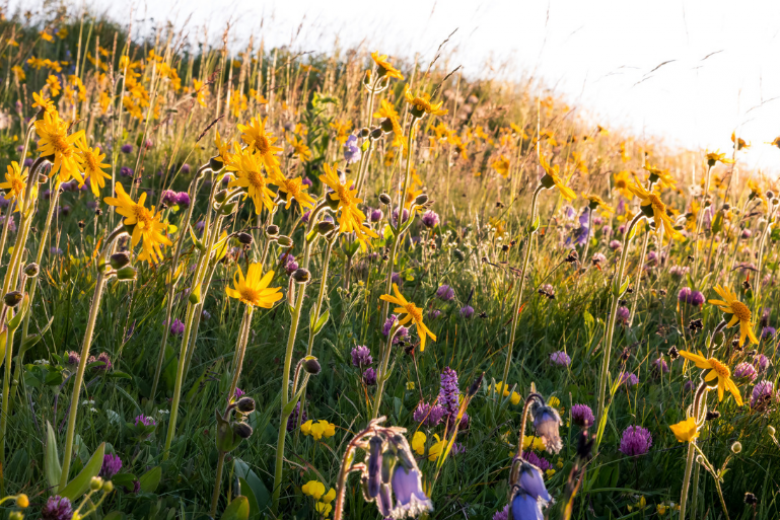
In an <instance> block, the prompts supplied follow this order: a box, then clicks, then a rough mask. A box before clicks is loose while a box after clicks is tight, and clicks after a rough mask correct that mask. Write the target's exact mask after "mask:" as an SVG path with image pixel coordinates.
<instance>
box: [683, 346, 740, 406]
mask: <svg viewBox="0 0 780 520" xmlns="http://www.w3.org/2000/svg"><path fill="white" fill-rule="evenodd" d="M680 355H681V356H682V357H684V358H685V359H687V360H689V361H692V362H693V363H694V364H695V365H696V366H697V367H699V368H702V369H704V370H707V375H706V376H704V380H705V381H707V382H710V381H714V380H715V379H717V387H718V401H722V400H723V392H724V390H728V391H729V392H731V394H732V395H733V396H734V399H735V400H736V401H737V404H738V405H739V406H742V396H741V395H740V393H739V389H738V388H737V385H736V384H734V381H732V380H731V370H729V367H728V366H726V365H724V364H723V363H721V362H720V361H718V360H717V359H715V358H705V357H704V356H702V355H701V352H700V353H699V354H698V355H697V354H693V353H691V352H686V351H684V350H681V351H680Z"/></svg>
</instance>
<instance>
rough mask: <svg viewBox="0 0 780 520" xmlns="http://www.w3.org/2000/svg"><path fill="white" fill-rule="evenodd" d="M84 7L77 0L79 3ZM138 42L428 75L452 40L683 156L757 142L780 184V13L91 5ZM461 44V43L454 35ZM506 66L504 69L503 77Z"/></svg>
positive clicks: (663, 6) (478, 70) (672, 5)
mask: <svg viewBox="0 0 780 520" xmlns="http://www.w3.org/2000/svg"><path fill="white" fill-rule="evenodd" d="M71 1H74V2H77V3H76V5H78V6H80V5H84V4H82V3H80V2H82V1H83V0H71ZM86 5H87V6H89V7H91V8H92V9H94V10H96V11H98V12H105V13H107V14H108V15H110V16H111V17H113V18H115V19H117V20H120V21H127V20H129V19H130V13H131V8H132V19H133V23H134V24H135V27H136V29H135V30H147V31H148V30H149V29H150V28H151V27H153V26H154V24H160V23H164V22H165V21H171V22H173V24H174V25H175V26H176V27H182V26H183V25H185V22H186V27H187V29H188V30H190V31H191V32H192V34H193V35H199V36H198V38H199V39H202V35H203V34H204V32H203V31H204V28H207V30H208V35H209V37H210V39H211V40H212V41H213V42H216V41H218V39H219V38H220V37H221V34H222V32H223V30H224V27H225V23H226V22H227V21H228V20H230V21H231V22H232V24H233V29H232V32H231V34H232V35H233V37H232V43H233V44H234V45H235V48H239V47H240V45H243V44H245V43H246V42H247V41H248V38H249V35H250V34H254V35H255V38H256V41H257V39H259V38H260V37H262V38H263V39H264V41H265V43H266V46H274V45H292V47H293V48H294V49H297V50H300V51H326V50H329V49H332V48H333V47H334V45H335V44H336V42H338V45H339V46H340V47H342V48H345V47H349V46H352V45H361V44H362V45H364V46H365V47H366V48H367V49H368V50H379V51H381V53H387V54H390V55H391V56H404V57H408V58H414V57H415V54H417V55H418V56H419V59H420V61H421V62H424V63H427V62H429V61H430V60H431V59H432V58H433V57H434V55H435V54H436V50H437V48H438V47H439V45H440V44H441V43H442V42H443V41H444V40H446V39H447V38H448V36H450V35H451V36H450V38H449V40H448V42H447V43H446V47H445V49H447V50H452V51H455V54H454V56H453V60H452V62H451V64H452V66H453V67H454V66H457V65H462V67H463V69H462V70H463V72H464V73H465V74H468V75H469V76H472V77H474V76H480V75H481V76H495V75H496V74H501V77H502V79H509V80H512V79H520V78H521V77H523V76H524V75H527V74H530V73H533V74H534V75H535V76H537V77H541V78H543V79H544V81H545V83H546V84H547V85H548V86H549V87H550V88H553V89H554V91H555V92H557V93H561V94H563V95H564V96H565V97H566V99H567V101H568V102H569V104H570V105H572V106H576V107H579V109H580V110H583V111H585V113H587V114H589V116H590V117H591V118H593V119H594V120H597V121H598V122H599V123H600V124H602V125H604V126H607V127H612V128H615V127H617V128H625V129H630V130H631V131H632V132H634V133H635V134H637V135H640V136H642V135H645V136H655V137H661V138H663V139H664V141H665V142H666V143H667V144H670V145H677V146H680V147H683V148H686V149H692V150H698V149H708V150H715V149H721V150H722V151H730V149H731V142H730V136H731V132H732V131H734V130H736V131H737V133H738V135H739V136H741V137H742V138H744V139H745V140H746V141H748V142H750V143H752V147H751V149H750V150H749V151H748V152H746V153H745V155H744V156H743V158H744V160H745V161H747V163H748V164H750V166H752V167H756V168H761V169H764V170H765V171H768V172H770V171H771V172H773V173H774V174H775V175H780V149H778V148H777V147H773V146H771V145H769V144H766V143H768V142H771V141H772V140H773V139H774V138H775V137H777V136H779V135H780V66H778V57H780V24H778V23H777V22H778V20H780V2H778V1H777V0H742V1H740V2H734V1H721V0H653V1H639V0H591V1H588V2H584V1H581V0H534V1H530V0H491V1H486V0H471V1H465V0H438V1H436V0H392V1H386V2H377V1H369V0H364V1H362V2H358V1H354V0H325V1H322V0H318V1H313V0H286V1H278V0H223V1H219V0H218V1H216V2H214V1H207V0H186V1H182V0H157V1H149V0H90V1H89V2H86ZM453 31H455V33H454V34H452V33H453ZM502 65H504V66H502Z"/></svg>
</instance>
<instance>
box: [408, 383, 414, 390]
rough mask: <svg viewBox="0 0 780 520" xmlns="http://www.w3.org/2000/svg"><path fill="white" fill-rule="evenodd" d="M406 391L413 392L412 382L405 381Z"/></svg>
mask: <svg viewBox="0 0 780 520" xmlns="http://www.w3.org/2000/svg"><path fill="white" fill-rule="evenodd" d="M406 389H407V390H414V381H407V382H406Z"/></svg>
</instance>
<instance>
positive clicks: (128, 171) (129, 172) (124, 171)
mask: <svg viewBox="0 0 780 520" xmlns="http://www.w3.org/2000/svg"><path fill="white" fill-rule="evenodd" d="M119 175H121V176H122V177H132V176H133V175H135V172H134V171H133V169H132V168H130V167H129V166H122V167H121V168H120V169H119Z"/></svg>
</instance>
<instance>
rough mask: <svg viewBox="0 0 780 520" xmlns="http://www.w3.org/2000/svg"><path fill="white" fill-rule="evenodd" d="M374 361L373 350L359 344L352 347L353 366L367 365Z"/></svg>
mask: <svg viewBox="0 0 780 520" xmlns="http://www.w3.org/2000/svg"><path fill="white" fill-rule="evenodd" d="M373 361H374V360H373V358H372V357H371V351H370V350H369V349H368V347H366V346H365V345H358V346H357V347H355V348H353V349H352V366H356V367H360V366H364V367H367V366H369V365H370V364H371V363H373Z"/></svg>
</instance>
